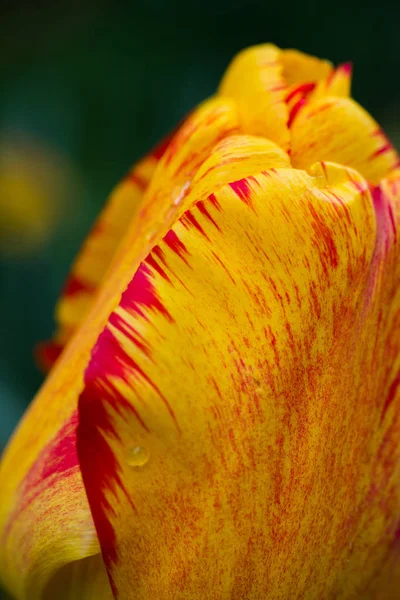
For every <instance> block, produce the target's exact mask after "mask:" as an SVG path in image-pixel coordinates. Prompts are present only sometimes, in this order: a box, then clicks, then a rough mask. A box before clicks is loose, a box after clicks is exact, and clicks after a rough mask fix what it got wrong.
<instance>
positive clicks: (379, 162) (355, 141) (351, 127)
mask: <svg viewBox="0 0 400 600" xmlns="http://www.w3.org/2000/svg"><path fill="white" fill-rule="evenodd" d="M291 135H292V147H291V159H292V164H293V166H294V167H295V168H298V169H308V168H309V167H310V166H311V165H312V164H313V163H314V162H316V161H317V160H322V161H334V162H337V163H340V164H343V165H346V166H349V167H352V168H354V169H357V170H358V171H359V172H360V173H361V174H362V175H363V176H364V177H365V178H366V179H367V180H368V181H370V182H372V183H374V184H378V183H379V182H380V180H381V179H382V178H383V177H386V176H387V175H388V174H389V173H390V172H391V171H393V170H395V169H396V168H397V167H398V166H399V156H398V154H397V152H396V150H395V149H394V148H393V146H392V144H391V143H390V141H389V140H388V139H387V137H386V136H385V134H384V133H383V131H382V130H381V129H380V128H379V126H378V124H377V123H376V122H375V121H374V119H373V118H372V117H371V116H370V115H369V114H368V113H367V112H366V111H365V110H364V109H363V108H361V106H359V104H357V103H356V102H355V101H354V100H351V99H350V98H340V97H320V98H317V99H316V100H315V101H313V100H312V99H311V101H310V102H307V104H306V105H305V106H303V107H302V109H301V111H299V113H298V114H297V116H296V118H295V119H294V120H293V123H292V124H291Z"/></svg>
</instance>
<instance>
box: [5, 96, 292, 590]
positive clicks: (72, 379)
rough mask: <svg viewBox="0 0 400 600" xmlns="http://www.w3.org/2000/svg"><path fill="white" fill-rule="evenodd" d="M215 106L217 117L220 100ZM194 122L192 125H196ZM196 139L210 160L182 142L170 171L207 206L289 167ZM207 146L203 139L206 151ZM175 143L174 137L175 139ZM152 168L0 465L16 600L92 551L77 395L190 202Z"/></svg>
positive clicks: (266, 152)
mask: <svg viewBox="0 0 400 600" xmlns="http://www.w3.org/2000/svg"><path fill="white" fill-rule="evenodd" d="M213 106H214V107H215V106H216V111H217V113H218V114H220V109H221V102H220V101H218V102H217V104H216V105H213ZM202 110H203V109H201V111H200V112H202ZM228 112H229V111H228ZM202 114H204V115H205V117H206V118H207V119H208V118H209V117H210V112H208V109H207V111H206V112H205V113H203V112H202ZM193 118H194V119H197V118H198V116H196V114H194V115H193ZM191 119H192V117H191V118H190V119H189V123H190V122H193V121H192V120H191ZM230 119H231V117H228V118H227V120H226V119H225V117H224V118H223V119H222V124H223V128H224V131H226V132H229V131H230V128H231V126H230V125H229V123H231V122H232V121H231V120H230ZM200 122H201V120H200ZM200 122H199V123H200ZM193 135H198V136H199V137H198V146H197V148H198V151H199V152H200V151H201V152H202V154H203V159H204V157H205V156H207V152H209V151H210V150H209V149H208V150H207V148H212V147H213V146H214V145H215V146H214V152H212V153H211V155H210V156H209V158H208V160H207V161H205V162H204V164H203V165H202V168H201V169H200V170H199V171H198V173H197V174H196V173H195V167H194V166H193V165H194V163H193V162H192V163H191V164H192V167H190V169H189V165H190V160H189V158H190V157H192V156H194V157H195V155H196V152H195V150H196V148H195V147H194V146H193V145H192V144H191V143H187V142H188V141H189V142H190V140H191V138H190V137H189V140H186V142H185V143H184V145H185V147H186V148H187V149H188V152H189V154H186V155H185V153H184V152H183V151H182V150H181V149H180V148H179V145H178V144H177V143H175V145H174V149H175V154H176V153H178V152H179V153H180V162H179V163H176V165H175V166H176V169H177V170H179V169H181V167H180V165H184V167H183V169H182V170H184V169H185V168H187V169H188V171H187V177H189V174H190V177H193V179H194V180H195V181H196V182H197V183H196V186H197V187H198V190H200V191H201V193H202V194H203V195H204V197H205V198H206V197H207V196H208V195H209V194H210V192H211V190H212V189H215V186H216V182H219V183H220V185H223V184H224V183H225V182H226V180H227V178H228V176H229V173H236V174H237V176H238V177H240V176H243V175H248V174H250V173H251V172H252V170H254V169H255V168H256V169H259V168H260V165H261V164H263V165H264V166H265V168H270V167H279V166H282V165H285V164H287V162H288V157H287V155H286V154H285V153H284V152H283V151H282V150H280V149H279V148H278V147H276V146H275V145H274V144H273V143H272V142H268V141H267V140H262V139H259V138H252V137H249V136H232V137H231V138H228V139H227V140H223V141H222V142H218V135H217V136H215V137H214V138H212V137H210V136H209V134H208V133H207V132H205V122H204V121H203V126H200V128H199V129H196V128H194V129H193ZM204 136H205V137H204ZM207 136H208V137H207ZM205 138H206V139H207V140H208V141H207V144H206V146H205V147H203V146H202V143H203V141H204V139H205ZM177 139H178V140H179V139H181V138H180V137H179V136H178V138H177ZM182 143H183V141H182ZM168 156H172V155H171V154H169V155H168ZM217 156H218V157H219V163H218V164H217V162H216V158H215V157H217ZM195 160H198V159H197V158H195ZM171 163H172V158H171V159H170V162H169V164H171ZM198 164H200V163H196V166H198ZM228 165H229V169H228ZM159 169H160V171H161V173H164V174H165V177H164V178H162V177H161V176H160V174H159V175H158V176H159V179H158V181H159V186H160V187H159V190H160V191H159V193H157V188H155V187H154V186H152V190H153V192H152V195H151V196H149V198H148V199H147V197H146V199H145V202H147V204H144V205H143V210H141V211H140V212H139V215H138V218H137V220H136V221H135V222H134V223H131V226H130V228H129V231H128V233H127V235H126V239H125V240H124V242H122V244H121V247H120V249H119V250H118V256H117V257H116V259H115V263H114V266H113V268H112V269H111V270H110V271H109V273H108V277H107V283H106V285H105V286H103V288H102V289H101V291H100V293H99V296H98V298H97V299H96V300H95V302H94V306H93V307H92V309H91V310H90V313H89V316H88V317H87V319H86V320H84V322H83V323H82V326H81V327H80V329H79V331H78V332H77V334H76V335H75V336H73V338H72V339H71V342H70V343H69V344H68V346H67V347H66V348H65V350H64V352H63V353H62V356H61V357H60V360H59V361H58V363H57V365H55V366H54V368H53V370H52V372H51V373H50V376H49V377H48V379H47V381H46V383H45V385H44V386H43V388H42V389H41V391H40V393H39V395H38V396H37V398H36V399H35V400H34V402H33V404H32V406H31V408H30V410H29V411H28V413H27V414H26V415H25V418H24V420H23V421H22V423H21V424H20V427H19V429H18V430H17V432H16V433H15V435H14V439H13V440H12V442H11V444H10V446H9V448H8V450H7V452H6V454H5V456H4V459H3V461H2V465H1V473H0V487H1V490H2V502H1V504H0V532H1V536H2V543H1V544H0V572H1V573H2V576H3V578H4V579H5V582H6V584H7V585H8V587H9V588H10V589H11V590H12V591H13V593H14V594H15V596H17V597H18V598H28V599H29V600H31V599H32V600H34V599H35V598H39V597H40V596H41V593H42V591H43V589H44V588H45V587H46V586H47V585H50V584H48V582H49V580H51V579H52V578H56V582H55V583H54V585H56V583H57V581H59V578H58V576H57V575H56V573H57V571H58V570H59V569H60V568H63V567H64V565H66V564H68V563H72V562H73V561H78V560H81V561H84V559H85V558H86V557H88V556H91V555H95V554H96V553H97V552H98V550H99V547H98V542H97V537H96V534H95V531H94V526H93V522H92V517H91V514H90V511H89V507H88V505H87V501H86V496H85V492H84V489H83V485H82V480H81V476H80V473H79V467H78V464H77V457H76V452H75V426H76V408H77V397H78V395H79V392H80V391H81V389H82V386H83V371H84V369H85V367H86V365H87V362H88V360H89V356H90V351H91V349H92V347H93V345H94V344H95V342H96V339H97V337H98V335H99V333H100V332H101V330H102V329H103V327H104V325H105V323H106V321H107V318H108V316H109V314H110V312H111V311H112V310H113V308H115V306H117V305H118V302H119V300H120V297H121V294H122V292H123V290H124V289H125V288H126V286H127V284H128V282H129V280H130V278H131V276H132V273H135V271H136V270H137V268H138V266H139V264H140V261H141V260H142V259H143V258H145V256H146V255H147V254H148V252H149V251H150V249H151V248H152V246H153V245H154V243H157V242H158V241H159V240H160V239H161V238H162V236H163V235H165V233H166V232H167V231H168V229H169V228H170V227H171V224H172V223H174V222H175V220H176V219H177V218H178V217H179V216H180V215H181V214H182V212H183V210H184V209H185V208H187V207H188V206H190V203H191V202H193V201H194V200H195V199H197V197H196V195H194V194H193V193H192V191H191V189H188V190H187V195H183V196H182V201H181V202H178V203H175V202H174V201H171V196H168V193H166V190H167V189H169V190H170V191H171V193H172V191H173V186H172V184H173V180H172V177H173V175H172V174H173V173H176V171H174V170H172V171H171V172H170V174H169V176H171V179H170V180H169V179H168V166H165V163H160V166H159ZM174 176H175V175H174ZM176 176H177V178H178V177H179V175H176ZM183 181H187V180H186V179H182V180H181V182H183ZM163 183H164V187H163ZM168 186H169V187H168ZM149 191H150V190H149ZM146 211H147V215H148V217H149V216H151V218H152V219H153V228H151V227H149V225H151V224H150V223H149V221H148V219H145V214H146ZM171 243H173V241H172V242H171ZM138 343H140V341H139V340H138ZM39 424H40V428H39ZM71 514H74V515H75V517H74V519H69V518H67V517H66V516H67V515H71ZM92 560H93V561H95V560H97V559H95V558H93V559H92ZM85 564H86V563H85ZM84 566H85V565H82V564H81V565H78V566H77V568H78V570H79V571H81V570H83V569H84ZM64 568H66V569H67V572H68V576H67V577H68V578H71V572H72V570H73V569H74V568H75V567H73V565H71V567H64ZM88 568H89V569H93V564H92V563H89V565H88ZM83 572H85V571H83ZM90 582H91V583H92V585H96V581H95V580H94V579H92V578H90ZM90 589H92V588H90ZM94 589H95V588H94ZM88 593H89V592H88ZM93 593H94V592H93Z"/></svg>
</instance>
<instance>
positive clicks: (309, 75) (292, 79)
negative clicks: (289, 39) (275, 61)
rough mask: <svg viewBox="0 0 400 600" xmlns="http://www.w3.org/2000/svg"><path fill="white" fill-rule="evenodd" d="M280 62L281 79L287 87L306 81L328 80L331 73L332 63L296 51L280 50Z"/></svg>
mask: <svg viewBox="0 0 400 600" xmlns="http://www.w3.org/2000/svg"><path fill="white" fill-rule="evenodd" d="M279 60H280V62H281V63H282V66H283V77H284V79H285V81H286V83H287V85H288V86H291V85H295V84H298V83H302V82H306V81H314V82H316V81H319V80H324V79H326V78H328V77H329V76H330V75H331V74H332V71H333V67H332V63H330V62H329V61H327V60H321V59H320V58H316V57H315V56H310V55H309V54H304V52H299V51H298V50H293V49H289V50H282V52H281V54H280V57H279Z"/></svg>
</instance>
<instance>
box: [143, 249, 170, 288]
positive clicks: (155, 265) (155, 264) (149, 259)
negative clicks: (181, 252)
mask: <svg viewBox="0 0 400 600" xmlns="http://www.w3.org/2000/svg"><path fill="white" fill-rule="evenodd" d="M145 262H146V263H147V264H148V265H149V266H150V267H152V268H153V269H154V270H155V271H157V273H158V274H159V275H161V277H162V278H163V279H165V281H168V283H171V280H170V278H169V277H168V275H167V274H166V272H165V271H164V269H163V268H162V267H161V266H160V265H159V264H158V262H157V261H156V259H155V258H154V256H152V254H151V253H150V254H149V255H148V257H147V258H146V260H145Z"/></svg>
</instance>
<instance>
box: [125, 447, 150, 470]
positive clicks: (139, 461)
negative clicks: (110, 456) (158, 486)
mask: <svg viewBox="0 0 400 600" xmlns="http://www.w3.org/2000/svg"><path fill="white" fill-rule="evenodd" d="M149 458H150V454H149V451H148V450H147V449H146V448H144V447H143V446H134V447H133V448H130V449H129V451H128V457H127V463H128V465H129V466H130V467H143V466H144V465H145V464H146V463H147V462H148V460H149Z"/></svg>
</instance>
